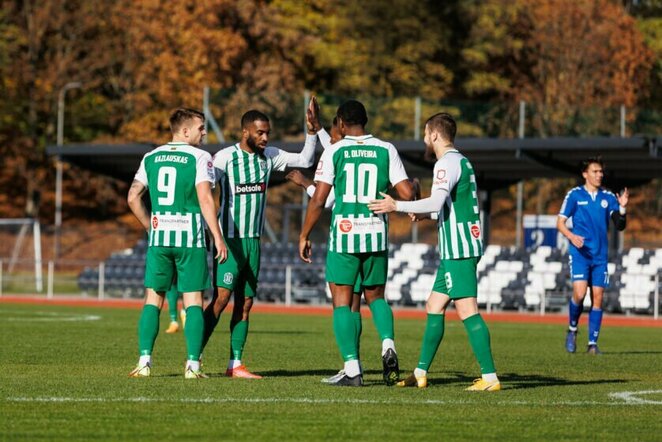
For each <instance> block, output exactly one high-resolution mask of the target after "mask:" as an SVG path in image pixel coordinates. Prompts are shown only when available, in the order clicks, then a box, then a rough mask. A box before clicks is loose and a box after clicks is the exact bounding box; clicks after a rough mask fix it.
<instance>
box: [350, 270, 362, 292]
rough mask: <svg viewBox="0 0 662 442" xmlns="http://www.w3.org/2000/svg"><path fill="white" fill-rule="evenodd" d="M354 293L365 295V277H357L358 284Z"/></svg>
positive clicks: (355, 284)
mask: <svg viewBox="0 0 662 442" xmlns="http://www.w3.org/2000/svg"><path fill="white" fill-rule="evenodd" d="M352 293H358V294H359V295H360V294H361V293H363V277H361V275H360V274H359V276H357V277H356V282H355V283H354V288H353V289H352Z"/></svg>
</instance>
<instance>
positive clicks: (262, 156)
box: [203, 99, 317, 379]
mask: <svg viewBox="0 0 662 442" xmlns="http://www.w3.org/2000/svg"><path fill="white" fill-rule="evenodd" d="M313 112H316V107H315V100H312V99H311V103H310V106H309V109H308V110H307V114H306V124H307V127H308V134H307V135H306V142H305V145H304V147H303V149H302V150H301V152H299V153H289V152H285V151H283V150H281V149H278V148H276V147H268V146H267V143H268V141H269V133H270V131H271V125H270V122H269V118H268V117H267V116H266V115H265V114H263V113H262V112H259V111H257V110H250V111H248V112H246V113H245V114H244V115H243V116H242V117H241V128H242V138H241V141H240V142H239V143H237V144H235V145H234V146H230V147H228V148H226V149H223V150H221V151H219V152H218V153H217V154H216V155H215V156H214V160H213V162H214V167H215V168H216V173H217V179H218V180H219V183H220V191H221V197H220V204H221V206H220V210H219V212H218V223H219V224H220V225H221V228H222V230H223V234H224V235H225V240H226V242H227V246H228V260H227V261H226V262H224V263H221V264H219V265H218V266H217V268H216V291H215V293H214V295H213V298H212V300H211V302H210V304H209V305H208V306H207V308H206V309H205V313H204V317H205V335H204V341H203V347H204V345H206V343H207V341H208V340H209V337H210V336H211V334H212V332H213V330H214V328H215V327H216V325H217V324H218V321H219V319H220V315H221V312H222V311H223V310H224V309H225V307H226V306H227V304H228V302H229V300H230V295H231V294H232V293H234V307H233V311H232V319H231V320H230V352H231V355H230V360H229V362H228V367H227V370H226V372H225V374H226V375H227V376H230V377H239V378H247V379H259V378H261V376H259V375H256V374H254V373H251V372H250V371H249V370H248V369H247V368H246V367H245V365H244V364H242V361H241V358H242V354H243V350H244V345H245V344H246V339H247V336H248V323H249V316H250V311H251V308H252V307H253V298H254V297H255V294H256V293H257V282H258V276H259V272H260V235H261V234H262V227H263V225H264V209H265V205H266V202H267V187H268V185H269V176H270V175H271V171H272V170H278V171H282V170H284V169H285V168H286V167H310V166H312V164H313V159H314V155H315V147H316V144H317V135H316V133H315V130H314V128H313V127H312V123H311V118H312V113H313Z"/></svg>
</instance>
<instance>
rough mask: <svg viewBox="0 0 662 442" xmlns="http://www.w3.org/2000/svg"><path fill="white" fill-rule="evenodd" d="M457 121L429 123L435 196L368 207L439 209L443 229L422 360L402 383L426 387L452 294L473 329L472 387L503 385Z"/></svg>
mask: <svg viewBox="0 0 662 442" xmlns="http://www.w3.org/2000/svg"><path fill="white" fill-rule="evenodd" d="M456 131H457V126H456V124H455V120H453V117H451V116H450V115H449V114H447V113H438V114H435V115H433V116H432V117H430V118H429V119H428V120H427V122H426V123H425V138H424V143H425V149H426V156H429V157H432V156H434V157H436V159H437V162H436V164H435V165H434V173H433V175H432V180H433V181H432V192H431V195H430V197H428V198H424V199H421V200H418V201H395V200H393V198H391V197H389V196H387V195H384V199H382V200H374V201H372V202H371V203H370V204H369V205H368V207H369V208H370V209H371V210H373V211H374V212H375V213H389V212H393V211H398V212H405V213H409V214H410V217H411V218H412V220H420V219H425V218H430V217H431V216H433V215H432V214H435V215H436V216H437V224H438V230H439V254H440V258H441V260H440V262H439V268H438V269H437V275H436V278H435V282H434V285H433V287H432V291H431V293H430V296H429V297H428V300H427V303H426V311H427V323H426V327H425V333H424V335H423V345H422V348H421V354H420V357H419V361H418V366H417V367H416V369H415V370H414V373H412V374H411V375H410V376H409V377H407V378H406V379H405V380H403V381H401V382H399V383H398V386H400V387H413V386H417V387H418V388H425V387H426V386H427V372H428V370H429V368H430V364H431V363H432V360H433V359H434V356H435V354H436V352H437V349H438V348H439V345H440V344H441V340H442V338H443V336H444V316H445V312H446V308H447V307H448V304H449V303H450V301H451V300H452V301H453V302H454V304H455V309H456V310H457V313H458V315H459V316H460V319H462V322H463V323H464V327H465V329H466V331H467V334H468V335H469V342H470V343H471V347H472V349H473V352H474V354H475V356H476V359H477V360H478V364H479V365H480V371H481V374H482V377H481V378H480V379H476V380H475V381H474V383H473V385H471V386H470V387H469V388H467V390H470V391H498V390H500V389H501V384H500V382H499V379H498V377H497V375H496V369H495V368H494V360H493V358H492V350H491V347H490V333H489V330H488V328H487V324H485V321H483V318H482V317H481V315H480V313H479V312H478V304H477V302H476V296H477V289H478V283H477V278H476V266H477V264H478V261H479V260H480V257H481V256H482V254H483V242H482V234H481V228H480V210H479V206H478V190H477V187H476V177H475V175H474V171H473V167H472V166H471V163H470V162H469V160H468V159H467V158H466V157H464V155H462V154H461V153H460V152H459V151H458V150H457V149H456V148H455V145H454V141H455V133H456Z"/></svg>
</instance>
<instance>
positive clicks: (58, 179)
mask: <svg viewBox="0 0 662 442" xmlns="http://www.w3.org/2000/svg"><path fill="white" fill-rule="evenodd" d="M82 86H83V84H82V83H81V82H79V81H71V82H69V83H67V84H65V85H64V86H63V87H62V89H60V92H59V93H58V96H57V145H58V147H59V148H61V147H62V143H63V137H64V94H66V92H67V91H68V90H69V89H77V88H80V87H82ZM61 229H62V158H61V156H60V155H59V154H58V156H57V158H56V160H55V238H54V240H55V241H54V246H53V248H54V253H53V254H54V255H55V257H54V259H55V260H57V259H58V258H59V256H60V233H61Z"/></svg>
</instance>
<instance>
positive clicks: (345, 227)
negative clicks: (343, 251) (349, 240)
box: [338, 219, 352, 233]
mask: <svg viewBox="0 0 662 442" xmlns="http://www.w3.org/2000/svg"><path fill="white" fill-rule="evenodd" d="M338 227H339V228H340V231H341V232H342V233H349V232H351V231H352V222H351V221H350V220H348V219H341V220H340V222H339V223H338Z"/></svg>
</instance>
